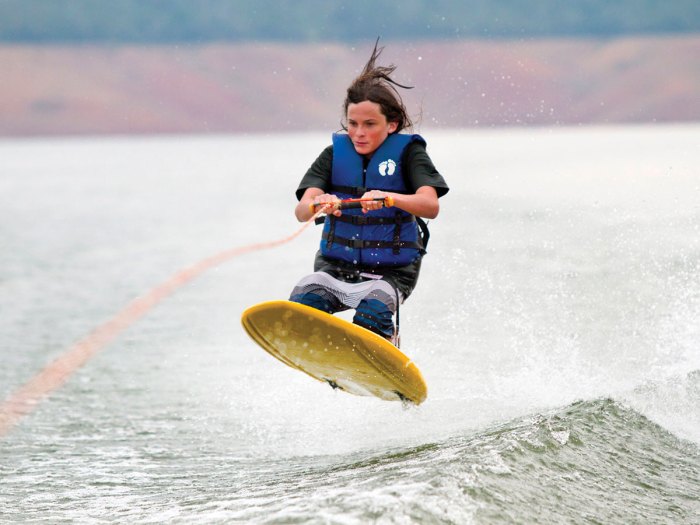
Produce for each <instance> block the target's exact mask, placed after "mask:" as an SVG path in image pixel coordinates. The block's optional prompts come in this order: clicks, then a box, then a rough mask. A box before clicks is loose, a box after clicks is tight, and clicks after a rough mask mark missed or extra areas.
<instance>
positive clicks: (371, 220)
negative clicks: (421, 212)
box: [335, 213, 416, 226]
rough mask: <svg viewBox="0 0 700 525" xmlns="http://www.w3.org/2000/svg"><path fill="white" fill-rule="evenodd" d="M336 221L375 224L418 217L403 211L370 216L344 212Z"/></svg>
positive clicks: (406, 220)
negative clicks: (382, 215) (389, 215)
mask: <svg viewBox="0 0 700 525" xmlns="http://www.w3.org/2000/svg"><path fill="white" fill-rule="evenodd" d="M335 220H336V221H340V222H348V223H350V224H354V225H356V226H374V225H377V224H397V221H398V224H399V225H400V224H405V223H408V222H413V221H415V220H416V218H415V217H414V216H413V215H406V214H403V213H399V214H397V216H396V217H368V216H366V215H348V214H343V215H341V216H340V217H335Z"/></svg>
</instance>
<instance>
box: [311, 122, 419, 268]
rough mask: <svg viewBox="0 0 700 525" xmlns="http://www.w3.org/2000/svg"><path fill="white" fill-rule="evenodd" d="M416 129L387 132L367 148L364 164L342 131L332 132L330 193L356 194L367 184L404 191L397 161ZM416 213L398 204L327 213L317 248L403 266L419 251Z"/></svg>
mask: <svg viewBox="0 0 700 525" xmlns="http://www.w3.org/2000/svg"><path fill="white" fill-rule="evenodd" d="M414 141H418V142H421V143H423V144H425V140H423V138H422V137H421V136H420V135H405V134H404V135H402V134H398V133H395V134H393V135H389V136H388V137H387V139H386V140H385V141H384V142H383V143H382V145H381V146H379V148H377V150H376V151H375V152H374V153H373V154H372V157H371V159H369V163H368V165H367V168H366V170H365V168H364V162H363V161H364V157H363V156H362V155H360V154H358V153H357V152H356V151H355V147H354V146H353V144H352V142H351V141H350V137H349V136H348V135H347V134H345V133H342V134H341V133H334V134H333V171H332V178H331V193H333V194H335V195H337V196H338V198H340V199H349V198H357V197H361V196H362V195H363V194H364V193H365V192H366V191H368V190H382V191H390V192H395V193H407V192H408V191H409V190H408V188H407V187H406V184H405V182H404V176H403V172H402V167H401V161H402V157H403V153H404V150H405V149H406V147H407V146H408V145H409V144H410V143H411V142H414ZM423 248H424V246H423V243H422V241H421V236H420V234H419V230H418V225H417V224H416V217H415V216H413V215H411V214H410V213H408V212H405V211H403V210H400V209H399V208H395V207H392V208H380V209H379V210H373V211H370V212H368V213H366V214H364V213H362V209H357V208H355V209H352V208H351V209H347V210H343V214H342V216H340V217H335V216H333V215H328V216H327V217H326V220H325V223H324V226H323V236H322V239H321V253H322V254H323V255H324V256H326V257H331V258H334V259H340V260H342V261H346V262H350V263H352V264H356V265H361V266H365V267H366V266H405V265H407V264H410V263H412V262H413V261H415V260H416V259H417V258H419V257H420V256H421V255H422V254H423V253H424V249H423Z"/></svg>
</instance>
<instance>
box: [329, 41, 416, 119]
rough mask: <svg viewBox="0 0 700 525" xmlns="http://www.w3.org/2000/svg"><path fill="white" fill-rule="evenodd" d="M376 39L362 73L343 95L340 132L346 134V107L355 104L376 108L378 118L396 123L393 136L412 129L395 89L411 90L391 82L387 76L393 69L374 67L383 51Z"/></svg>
mask: <svg viewBox="0 0 700 525" xmlns="http://www.w3.org/2000/svg"><path fill="white" fill-rule="evenodd" d="M378 45H379V39H378V38H377V41H376V42H375V43H374V50H373V51H372V56H370V57H369V60H368V61H367V64H365V67H364V69H363V70H362V73H360V75H359V76H358V77H357V78H356V79H355V80H353V82H352V84H350V87H349V88H348V91H347V96H346V97H345V102H344V103H343V129H345V130H347V127H346V126H345V124H344V122H345V119H346V118H347V114H348V106H349V105H350V104H359V103H360V102H364V101H366V100H368V101H370V102H374V103H375V104H379V107H380V108H381V111H382V114H383V115H384V116H385V117H386V120H387V121H388V122H396V123H397V127H396V131H395V133H398V132H399V131H401V130H402V129H407V128H411V127H413V122H411V118H410V117H409V116H408V111H407V110H406V106H405V105H404V103H403V100H402V99H401V95H400V94H399V91H398V90H397V89H396V88H397V87H400V88H403V89H413V87H412V86H404V85H402V84H399V83H398V82H396V81H394V80H393V79H392V78H391V74H392V73H393V72H394V70H396V66H395V65H393V64H392V65H389V66H378V65H376V62H377V59H378V58H379V55H381V54H382V51H383V50H384V48H383V47H379V48H378V47H377V46H378Z"/></svg>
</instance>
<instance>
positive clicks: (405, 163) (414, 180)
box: [296, 142, 449, 200]
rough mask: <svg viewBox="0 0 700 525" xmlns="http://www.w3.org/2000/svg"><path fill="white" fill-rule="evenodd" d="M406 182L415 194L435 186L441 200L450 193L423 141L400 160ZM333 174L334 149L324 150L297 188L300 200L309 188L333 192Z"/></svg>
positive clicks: (408, 150) (329, 147)
mask: <svg viewBox="0 0 700 525" xmlns="http://www.w3.org/2000/svg"><path fill="white" fill-rule="evenodd" d="M401 165H402V167H403V168H402V169H403V176H404V183H405V184H406V189H407V190H408V191H409V192H410V193H415V192H416V190H417V189H418V188H420V187H421V186H432V187H433V188H435V191H437V195H438V197H442V196H443V195H445V193H447V192H448V191H449V187H448V186H447V183H446V182H445V179H443V178H442V175H440V173H438V171H437V170H436V169H435V166H434V165H433V161H432V160H431V159H430V157H429V156H428V152H427V151H426V150H425V146H424V145H423V144H422V143H420V142H411V143H410V144H409V145H408V146H406V149H405V150H404V153H403V158H402V159H401ZM332 171H333V146H332V145H331V146H328V147H327V148H326V149H324V150H323V151H322V152H321V154H320V155H319V156H318V158H317V159H316V160H315V161H314V163H313V164H312V165H311V167H310V168H309V169H308V171H307V172H306V175H304V177H303V178H302V179H301V183H300V184H299V187H298V188H297V192H296V195H297V200H301V198H302V196H303V195H304V192H305V191H306V190H307V189H308V188H319V189H320V190H323V191H324V192H325V193H329V192H330V191H331V174H332Z"/></svg>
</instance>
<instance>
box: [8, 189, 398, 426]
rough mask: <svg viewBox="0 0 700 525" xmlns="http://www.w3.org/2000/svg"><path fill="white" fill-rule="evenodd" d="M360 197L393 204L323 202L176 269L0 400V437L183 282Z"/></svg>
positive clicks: (277, 243)
mask: <svg viewBox="0 0 700 525" xmlns="http://www.w3.org/2000/svg"><path fill="white" fill-rule="evenodd" d="M363 200H383V201H384V205H385V206H390V205H392V204H393V201H391V200H389V199H348V200H347V201H339V202H336V203H332V204H326V205H323V206H322V207H321V208H320V209H319V210H318V211H315V212H314V214H313V216H312V217H311V218H310V219H309V220H307V221H306V222H305V223H304V224H303V225H302V226H301V228H299V229H298V230H297V231H296V232H294V233H293V234H292V235H289V236H288V237H284V238H282V239H278V240H275V241H268V242H261V243H256V244H250V245H247V246H241V247H238V248H232V249H230V250H226V251H223V252H220V253H218V254H216V255H213V256H211V257H207V258H206V259H203V260H201V261H199V262H198V263H196V264H194V265H192V266H189V267H187V268H184V269H182V270H180V271H178V272H177V273H175V274H174V275H173V276H172V277H170V278H169V279H168V280H166V281H164V282H163V283H161V284H159V285H158V286H156V287H155V288H153V289H151V290H150V291H149V292H147V293H146V294H144V295H142V296H140V297H137V298H136V299H134V300H133V301H132V302H130V303H129V304H128V305H127V306H126V307H124V308H123V309H122V310H121V311H120V312H118V313H117V314H116V315H115V316H114V317H112V318H111V319H109V320H108V321H106V322H104V323H103V324H101V325H99V326H98V327H97V328H95V329H94V330H93V331H92V332H90V333H89V334H88V335H87V336H85V337H84V338H82V339H81V340H80V341H78V342H77V343H75V344H74V345H73V346H71V347H70V348H69V349H68V350H66V351H65V352H64V353H63V354H61V355H60V356H59V357H57V358H56V359H55V360H54V361H52V362H51V363H50V364H48V365H47V366H46V367H44V369H43V370H41V371H40V372H39V373H38V374H36V375H35V376H34V377H33V378H32V379H30V380H29V381H27V382H26V383H25V384H24V385H22V386H21V387H20V388H18V389H17V390H15V391H14V392H13V393H12V394H11V395H10V396H9V397H8V398H7V399H6V400H5V401H3V402H2V404H1V405H0V437H2V436H4V435H6V434H7V433H8V432H9V431H10V430H12V428H13V427H14V426H15V425H16V424H17V423H19V421H20V420H21V419H22V418H23V417H24V416H26V415H28V414H30V413H31V412H32V411H33V410H34V409H35V408H36V407H37V406H38V404H39V402H40V401H41V400H42V399H44V398H45V397H47V396H48V395H49V394H50V393H51V392H53V391H54V390H56V389H58V388H60V387H61V386H62V385H63V384H64V383H65V382H66V381H68V378H69V377H70V376H71V375H72V374H73V372H75V371H76V370H77V369H78V368H80V367H81V366H82V365H84V364H85V363H86V362H87V361H88V360H89V359H90V358H91V357H92V356H94V355H95V354H96V353H97V352H98V351H100V350H102V349H103V348H104V347H105V346H107V345H108V344H109V343H111V342H112V341H113V340H114V339H116V337H117V336H118V335H119V334H120V333H121V332H123V331H124V330H126V329H127V328H128V327H129V326H131V325H132V324H133V323H134V322H136V321H137V320H138V319H140V318H141V317H143V316H144V315H145V314H146V313H147V312H148V311H149V310H150V309H151V308H153V307H154V306H156V305H157V304H158V303H159V302H161V301H162V300H163V299H164V298H166V297H168V296H169V295H171V294H172V293H173V292H175V291H176V290H177V289H178V288H180V287H182V286H183V285H184V284H186V283H188V282H190V281H192V280H193V279H195V278H196V277H198V276H199V275H201V274H202V273H204V272H205V271H207V270H209V269H211V268H213V267H215V266H218V265H220V264H222V263H224V262H226V261H228V260H230V259H233V258H235V257H238V256H240V255H245V254H247V253H251V252H256V251H260V250H267V249H269V248H275V247H277V246H281V245H283V244H286V243H288V242H291V241H293V240H294V239H296V238H297V237H298V236H299V235H301V234H302V232H303V231H304V230H306V228H308V227H309V225H311V224H313V223H314V221H315V220H316V218H317V217H319V216H320V215H322V214H324V213H327V212H328V211H331V210H336V209H346V208H354V207H358V206H362V201H363ZM314 209H315V207H314Z"/></svg>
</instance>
